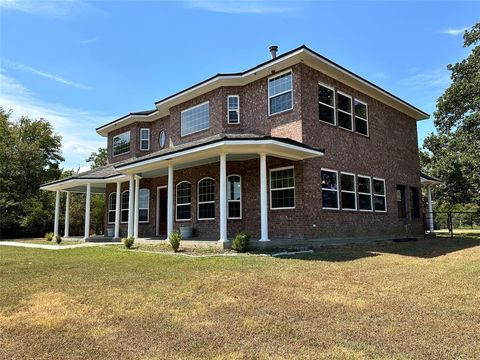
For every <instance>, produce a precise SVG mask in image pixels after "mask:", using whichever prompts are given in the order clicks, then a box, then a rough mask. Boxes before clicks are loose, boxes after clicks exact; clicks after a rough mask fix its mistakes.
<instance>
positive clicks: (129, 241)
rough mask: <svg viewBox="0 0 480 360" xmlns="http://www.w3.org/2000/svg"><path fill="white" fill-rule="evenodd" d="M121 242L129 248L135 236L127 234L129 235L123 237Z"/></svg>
mask: <svg viewBox="0 0 480 360" xmlns="http://www.w3.org/2000/svg"><path fill="white" fill-rule="evenodd" d="M122 242H123V244H124V245H125V247H126V248H127V249H131V248H132V246H133V243H134V242H135V238H134V237H133V236H129V237H126V238H123V239H122Z"/></svg>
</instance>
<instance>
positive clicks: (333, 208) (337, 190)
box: [320, 168, 340, 210]
mask: <svg viewBox="0 0 480 360" xmlns="http://www.w3.org/2000/svg"><path fill="white" fill-rule="evenodd" d="M322 171H328V172H333V173H335V175H336V178H337V189H336V190H332V189H324V188H323V187H322V182H321V181H322ZM320 191H321V194H322V193H323V191H332V192H336V193H337V207H324V206H323V194H322V197H321V198H322V209H323V210H340V198H339V196H340V195H339V193H340V183H339V177H338V170H333V169H327V168H321V169H320Z"/></svg>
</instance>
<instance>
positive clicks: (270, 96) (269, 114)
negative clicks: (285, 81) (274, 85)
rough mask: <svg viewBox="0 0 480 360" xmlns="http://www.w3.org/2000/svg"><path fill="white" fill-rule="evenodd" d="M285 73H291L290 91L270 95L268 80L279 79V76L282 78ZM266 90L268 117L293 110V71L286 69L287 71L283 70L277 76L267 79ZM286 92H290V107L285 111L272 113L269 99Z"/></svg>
mask: <svg viewBox="0 0 480 360" xmlns="http://www.w3.org/2000/svg"><path fill="white" fill-rule="evenodd" d="M287 73H291V75H292V77H291V79H292V88H291V89H290V90H287V91H284V92H281V93H278V94H275V95H270V80H271V79H274V78H276V77H279V76H282V75H284V74H287ZM267 90H268V99H267V100H268V116H272V115H277V114H281V113H284V112H286V111H290V110H293V71H292V69H288V70H285V71H282V72H279V73H277V74H274V75H272V76H270V77H269V78H268V79H267ZM288 92H292V106H291V107H290V108H289V109H285V110H282V111H278V112H276V113H273V114H272V112H271V111H270V99H271V98H272V97H277V96H279V95H283V94H286V93H288Z"/></svg>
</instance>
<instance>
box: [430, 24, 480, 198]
mask: <svg viewBox="0 0 480 360" xmlns="http://www.w3.org/2000/svg"><path fill="white" fill-rule="evenodd" d="M463 40H464V47H465V48H470V47H471V48H472V50H471V53H470V54H469V55H468V57H467V58H466V59H464V60H462V61H460V62H458V63H456V64H454V65H451V64H450V65H448V67H447V68H448V70H450V71H451V79H452V83H451V84H450V86H449V87H448V88H447V89H446V90H445V93H444V94H443V95H442V96H440V98H439V99H438V100H437V109H436V111H435V113H434V117H435V119H434V124H435V128H436V130H437V134H430V135H429V136H428V137H427V138H426V139H425V141H424V149H425V150H426V151H424V152H423V153H422V155H421V160H422V166H423V168H424V170H426V171H428V172H429V173H430V174H431V175H434V176H437V177H440V178H442V179H443V180H445V185H444V186H443V187H442V188H440V189H439V190H438V191H437V193H436V197H437V198H438V200H439V201H440V203H443V204H465V203H473V204H477V205H480V46H479V43H480V23H477V24H476V25H474V26H473V27H472V28H471V29H470V30H468V31H466V32H465V34H464V36H463Z"/></svg>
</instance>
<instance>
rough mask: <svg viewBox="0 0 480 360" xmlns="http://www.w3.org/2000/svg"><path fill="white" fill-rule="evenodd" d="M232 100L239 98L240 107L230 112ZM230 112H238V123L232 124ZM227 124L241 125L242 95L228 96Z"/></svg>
mask: <svg viewBox="0 0 480 360" xmlns="http://www.w3.org/2000/svg"><path fill="white" fill-rule="evenodd" d="M230 98H237V104H238V107H237V108H236V109H232V110H230V101H229V100H230ZM230 111H236V112H237V116H238V122H230ZM227 123H228V124H229V125H240V95H227Z"/></svg>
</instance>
